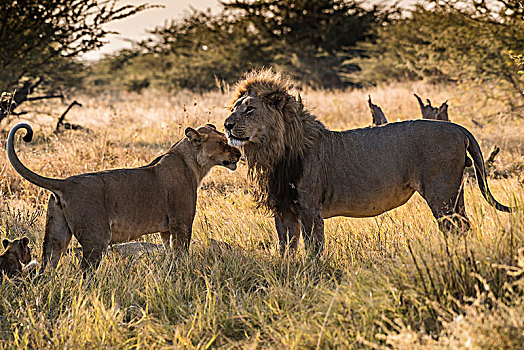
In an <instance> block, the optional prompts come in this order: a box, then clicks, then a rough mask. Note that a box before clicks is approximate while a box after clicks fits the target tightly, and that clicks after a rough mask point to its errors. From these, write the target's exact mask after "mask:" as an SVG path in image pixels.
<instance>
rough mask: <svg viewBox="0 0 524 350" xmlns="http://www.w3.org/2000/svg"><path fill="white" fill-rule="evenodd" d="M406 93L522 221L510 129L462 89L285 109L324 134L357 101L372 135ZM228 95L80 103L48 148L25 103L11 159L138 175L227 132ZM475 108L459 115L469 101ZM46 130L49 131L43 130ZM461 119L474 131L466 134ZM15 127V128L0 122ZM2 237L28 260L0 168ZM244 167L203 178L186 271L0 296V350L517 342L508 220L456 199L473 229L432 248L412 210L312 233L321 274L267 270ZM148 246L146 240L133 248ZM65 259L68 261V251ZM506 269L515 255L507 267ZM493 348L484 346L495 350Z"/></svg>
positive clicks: (17, 287) (404, 102)
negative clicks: (457, 131)
mask: <svg viewBox="0 0 524 350" xmlns="http://www.w3.org/2000/svg"><path fill="white" fill-rule="evenodd" d="M413 92H416V93H418V94H419V95H421V96H422V97H423V98H430V99H431V100H432V102H433V103H434V104H437V103H438V104H440V103H441V102H443V101H444V100H446V99H449V103H450V106H451V107H450V111H449V114H450V118H451V119H452V120H453V121H457V122H459V123H461V124H463V125H465V126H467V127H468V128H469V129H470V130H471V131H472V132H473V133H474V134H475V136H476V137H477V138H478V139H479V141H480V143H481V146H482V148H483V150H484V152H487V150H488V149H489V147H491V145H492V144H493V143H497V144H498V145H499V146H501V148H502V151H501V153H500V155H499V157H498V159H497V164H496V166H497V167H498V168H500V169H513V171H512V172H510V174H511V176H510V177H508V178H506V179H490V185H491V188H492V191H493V192H494V194H495V197H497V198H498V199H499V200H500V201H501V202H503V203H512V204H515V203H517V204H518V205H519V206H520V208H523V207H524V201H523V194H524V189H523V185H522V177H519V176H520V171H521V169H522V164H523V159H524V152H523V150H524V137H523V136H522V135H524V132H523V131H524V127H523V119H522V118H511V117H504V116H500V115H495V116H494V113H495V112H497V111H501V110H503V108H504V106H501V105H498V104H497V103H496V102H493V101H482V100H475V99H474V94H476V93H477V94H478V92H476V91H473V90H465V89H464V90H463V89H457V88H453V89H451V88H450V87H446V86H433V85H424V84H399V85H394V86H384V87H381V88H377V89H372V90H368V91H345V92H330V91H312V90H311V91H310V90H306V91H303V92H302V96H303V97H304V100H305V102H306V104H307V106H309V107H310V108H311V109H312V110H313V111H314V112H315V113H316V114H317V115H318V116H319V117H320V119H321V120H322V121H324V122H325V123H326V124H327V125H328V126H329V127H331V128H334V129H346V128H352V127H363V126H367V125H369V124H370V123H371V115H370V113H369V110H368V107H367V102H366V101H367V95H368V94H371V96H372V98H373V101H374V103H376V104H378V105H379V106H381V107H382V109H383V110H384V112H385V114H386V116H387V117H388V119H389V120H390V121H393V120H396V119H397V118H400V119H407V118H408V116H413V117H418V116H419V115H420V111H419V110H418V104H417V102H416V100H415V98H414V97H413V96H412V94H413ZM228 98H229V97H228V96H227V95H223V94H219V93H209V94H205V95H194V94H190V93H179V94H177V95H174V96H163V97H160V96H158V95H157V94H155V93H154V92H147V93H146V94H145V95H142V96H137V95H121V96H118V97H116V96H108V97H97V98H96V99H95V98H88V97H85V98H82V99H81V102H82V103H83V104H84V107H83V108H81V109H75V110H73V111H72V112H71V113H70V115H69V116H68V119H69V120H70V121H72V122H75V123H78V124H82V125H83V126H86V127H89V128H90V129H91V130H92V131H91V132H90V133H85V132H77V131H75V132H64V133H63V134H60V135H59V136H55V135H54V134H53V133H52V130H53V129H54V123H56V119H57V117H58V115H59V114H60V113H61V111H62V110H63V108H64V107H63V106H61V105H56V104H51V103H47V104H39V105H35V106H34V108H35V109H37V110H39V113H34V114H30V115H29V117H28V118H27V119H28V120H29V121H30V122H31V123H32V125H33V126H34V129H35V130H36V138H35V140H34V142H32V143H30V144H26V145H24V144H22V143H21V142H18V143H17V149H18V150H19V154H20V157H21V158H22V160H23V162H24V163H25V164H26V165H28V166H29V167H30V168H31V169H34V170H36V171H37V172H39V173H42V174H45V175H47V176H56V177H66V176H69V175H72V174H78V173H82V172H86V171H97V170H101V169H107V168H114V167H134V166H139V165H143V164H145V163H146V162H148V161H149V160H151V159H153V158H154V157H155V156H156V155H158V154H160V153H161V152H163V151H165V150H166V149H167V148H168V147H169V146H170V145H171V144H173V143H174V142H175V141H177V140H178V139H179V138H180V137H181V136H182V131H183V129H184V128H185V127H186V126H196V125H201V124H204V123H206V122H212V123H215V125H217V126H218V127H219V128H221V125H222V122H223V120H224V119H225V117H226V116H227V110H226V109H224V108H223V106H225V105H226V104H227V103H228V102H229V101H228ZM471 101H476V102H471ZM46 113H48V114H52V115H53V117H50V116H49V115H48V114H46ZM471 118H474V119H475V120H476V121H478V122H480V123H481V124H482V125H483V126H482V128H481V127H478V126H476V125H475V124H474V123H473V122H472V121H471ZM14 122H17V120H15V121H13V123H14ZM0 171H1V173H2V179H1V182H0V191H1V193H2V197H1V198H2V205H1V209H2V212H1V213H0V219H1V226H0V230H2V234H1V236H2V238H3V237H4V236H7V237H9V238H15V237H19V236H20V235H22V234H27V235H28V236H29V237H30V238H31V240H32V241H33V247H34V248H35V249H34V250H35V252H36V253H38V254H39V253H40V252H39V250H40V247H41V243H42V237H43V230H44V217H43V212H44V209H45V205H46V204H45V203H46V200H47V197H48V193H47V191H45V190H42V189H39V188H37V187H35V186H33V185H31V184H29V183H28V182H27V181H25V180H23V179H21V178H20V177H19V176H18V175H17V174H16V173H15V172H14V170H13V169H12V168H11V166H10V165H9V164H8V162H7V159H6V157H2V159H1V160H0ZM249 186H250V185H249V184H248V183H247V181H246V169H245V166H241V167H240V168H239V170H237V171H236V172H234V173H232V172H230V171H228V170H226V169H223V168H216V169H214V170H213V171H212V173H211V175H210V176H208V178H207V179H206V180H205V181H204V184H203V186H202V188H201V189H200V192H199V202H198V214H197V217H196V220H195V224H194V236H195V239H196V240H203V241H204V242H205V241H206V240H207V239H209V238H214V239H216V240H221V241H225V242H227V243H229V244H230V245H231V246H232V248H231V250H217V249H213V248H210V247H206V246H205V245H204V246H202V245H193V246H192V248H191V251H190V254H189V256H186V257H174V256H170V255H165V254H163V253H159V254H150V255H143V256H124V255H118V254H114V255H111V256H107V257H106V258H105V259H104V261H103V263H102V265H101V267H100V269H99V270H98V271H97V272H96V274H94V275H91V276H90V277H88V278H87V279H82V278H81V277H80V276H81V273H80V272H79V270H78V261H77V260H76V258H75V257H74V256H72V255H71V256H66V257H64V258H62V261H61V264H60V266H59V268H58V270H57V271H56V272H55V273H52V274H47V275H44V276H40V277H37V278H30V277H26V278H23V279H21V280H18V281H9V280H7V279H4V280H3V281H2V284H1V285H0V347H2V348H66V347H67V348H126V349H127V348H137V349H138V348H142V347H152V348H173V347H180V348H208V347H221V348H231V347H232V348H326V349H327V348H336V347H339V348H348V347H357V348H360V347H372V348H381V347H386V346H389V347H395V348H404V349H405V348H422V347H426V348H442V347H445V348H486V347H487V348H497V347H499V348H512V347H514V346H515V345H517V346H518V345H519V344H522V343H524V333H523V319H522V314H523V310H522V305H523V304H524V301H523V297H522V293H523V285H522V280H521V277H522V273H523V272H522V269H523V268H524V265H523V264H524V261H523V260H521V262H520V265H519V264H518V261H517V260H518V257H519V254H518V251H519V249H520V248H522V247H524V212H523V210H519V211H518V212H516V213H514V214H511V215H509V214H503V213H499V212H496V211H494V210H493V209H492V208H491V207H489V206H488V204H487V203H486V202H485V201H484V200H483V198H482V197H481V195H480V192H479V190H478V188H477V186H476V184H475V183H474V182H473V181H471V182H470V183H468V185H467V188H466V207H467V210H468V212H469V215H470V218H471V220H472V224H473V229H472V231H471V232H470V234H469V236H468V237H467V238H464V237H451V238H448V239H445V238H444V237H443V236H442V235H441V234H440V233H439V231H438V229H437V226H436V224H435V222H434V219H433V218H432V216H431V213H430V211H429V209H428V208H427V206H426V205H425V204H424V203H423V200H422V199H421V198H420V197H419V196H415V197H414V198H413V199H411V200H410V201H409V202H408V203H407V204H406V205H405V206H403V207H401V208H398V209H396V210H393V211H391V212H388V213H386V214H384V215H381V216H379V217H376V218H371V219H347V218H334V219H330V220H327V221H326V236H327V248H326V254H325V256H324V257H323V258H321V259H318V260H311V259H309V258H307V257H306V256H305V255H304V254H302V253H301V254H299V256H298V257H297V258H296V259H294V260H288V259H281V258H280V257H279V255H278V253H277V249H276V233H275V230H274V227H273V222H272V220H271V218H269V217H267V216H265V215H264V214H263V213H261V212H259V211H257V210H255V208H254V204H253V202H252V198H251V197H250V195H249V191H248V189H249ZM144 239H145V240H147V241H151V242H156V243H159V242H160V239H159V237H157V236H156V235H150V236H147V237H145V238H144ZM73 244H77V243H76V242H73ZM520 259H524V256H523V255H522V252H521V255H520ZM495 335H496V336H495Z"/></svg>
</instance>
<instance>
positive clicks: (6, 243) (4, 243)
mask: <svg viewBox="0 0 524 350" xmlns="http://www.w3.org/2000/svg"><path fill="white" fill-rule="evenodd" d="M9 244H11V241H10V240H8V239H7V238H5V239H4V240H3V241H2V245H3V246H4V248H5V249H7V247H8V246H9Z"/></svg>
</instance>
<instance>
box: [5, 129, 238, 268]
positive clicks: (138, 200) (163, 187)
mask: <svg viewBox="0 0 524 350" xmlns="http://www.w3.org/2000/svg"><path fill="white" fill-rule="evenodd" d="M21 128H23V129H26V130H27V134H26V135H25V136H24V141H26V142H29V141H31V139H32V135H33V131H32V129H31V127H30V126H29V125H28V124H24V123H21V124H17V125H15V126H14V127H13V129H11V131H10V132H9V136H8V138H7V154H8V156H9V161H10V162H11V164H12V165H13V167H14V168H15V170H16V171H17V172H18V173H19V174H20V175H22V177H24V178H25V179H26V180H28V181H30V182H32V183H33V184H35V185H37V186H40V187H43V188H46V189H48V190H50V191H51V192H52V194H51V196H50V198H49V202H48V205H47V218H46V227H45V236H44V244H43V249H42V254H43V256H42V269H41V271H43V270H44V269H45V267H46V265H47V264H48V263H50V264H51V266H53V267H56V265H57V264H58V260H59V259H60V256H61V254H62V253H63V252H64V251H65V250H66V249H67V246H68V244H69V242H70V240H71V237H72V235H75V237H76V238H77V240H78V242H79V243H80V245H81V246H82V253H83V257H82V267H83V268H85V267H87V266H90V265H92V266H94V267H97V266H98V264H99V262H100V259H101V258H102V254H103V253H104V252H105V251H106V250H107V247H108V245H109V244H110V243H122V242H127V241H130V240H133V239H137V238H139V237H140V236H142V235H144V234H148V233H154V232H161V236H162V240H163V242H164V245H166V246H168V247H173V246H175V247H185V248H186V249H187V248H188V247H189V242H190V239H191V230H192V224H193V218H194V217H195V212H196V201H197V190H198V187H199V186H200V183H201V181H202V179H203V178H204V176H205V175H206V174H207V173H208V172H209V170H210V169H211V168H212V167H213V166H215V165H222V166H225V167H226V168H229V169H231V170H235V169H236V167H237V162H238V160H239V158H240V151H239V150H238V149H237V148H235V147H232V146H230V145H228V144H227V139H226V137H225V135H224V134H222V133H220V132H218V131H217V130H216V128H215V127H214V126H213V125H211V124H206V126H203V127H200V128H198V129H197V130H194V129H192V128H187V129H186V130H185V137H184V138H183V139H182V140H180V141H179V142H177V143H176V144H175V145H174V146H172V147H171V148H170V149H169V151H168V152H167V153H165V154H164V155H162V156H159V157H157V158H156V159H155V160H153V161H152V162H151V163H150V164H148V165H146V166H143V167H140V168H135V169H116V170H108V171H101V172H96V173H88V174H81V175H75V176H71V177H68V178H67V179H51V178H46V177H43V176H40V175H38V174H35V173H34V172H32V171H31V170H29V169H27V168H26V167H25V166H24V165H23V164H22V163H21V162H20V160H19V159H18V157H17V155H16V153H15V150H14V147H13V139H14V135H15V133H16V131H17V130H18V129H21Z"/></svg>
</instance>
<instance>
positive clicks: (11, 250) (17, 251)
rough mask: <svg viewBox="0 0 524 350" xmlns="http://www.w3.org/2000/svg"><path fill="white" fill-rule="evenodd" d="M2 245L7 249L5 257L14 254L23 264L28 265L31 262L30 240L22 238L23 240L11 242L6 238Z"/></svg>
mask: <svg viewBox="0 0 524 350" xmlns="http://www.w3.org/2000/svg"><path fill="white" fill-rule="evenodd" d="M2 245H3V246H4V248H5V253H4V255H8V254H12V255H13V256H15V257H16V258H17V259H18V260H19V261H20V262H21V263H22V264H27V263H29V262H30V261H31V250H30V249H29V238H27V237H22V238H21V239H15V240H14V241H10V240H8V239H7V238H6V239H4V240H3V241H2Z"/></svg>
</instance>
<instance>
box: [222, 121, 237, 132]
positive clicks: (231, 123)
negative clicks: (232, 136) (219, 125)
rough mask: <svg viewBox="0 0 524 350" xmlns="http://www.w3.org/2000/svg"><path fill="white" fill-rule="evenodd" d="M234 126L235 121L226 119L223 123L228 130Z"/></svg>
mask: <svg viewBox="0 0 524 350" xmlns="http://www.w3.org/2000/svg"><path fill="white" fill-rule="evenodd" d="M234 126H235V123H233V122H231V121H227V120H226V122H225V123H224V128H226V130H228V131H231V129H233V127H234Z"/></svg>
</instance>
